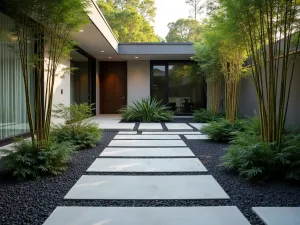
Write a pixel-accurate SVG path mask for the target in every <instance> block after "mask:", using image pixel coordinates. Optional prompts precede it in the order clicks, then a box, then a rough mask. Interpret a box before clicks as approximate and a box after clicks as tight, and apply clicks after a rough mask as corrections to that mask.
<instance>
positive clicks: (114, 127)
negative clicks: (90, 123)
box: [99, 123, 135, 131]
mask: <svg viewBox="0 0 300 225" xmlns="http://www.w3.org/2000/svg"><path fill="white" fill-rule="evenodd" d="M99 126H100V128H101V129H103V130H110V131H120V130H122V131H132V130H133V128H134V126H135V123H99Z"/></svg>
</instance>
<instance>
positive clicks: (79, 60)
mask: <svg viewBox="0 0 300 225" xmlns="http://www.w3.org/2000/svg"><path fill="white" fill-rule="evenodd" d="M71 67H73V68H74V71H73V73H72V75H71V103H72V104H74V103H77V104H81V103H87V102H89V59H88V58H87V57H85V56H84V55H82V54H80V53H79V52H77V51H72V52H71Z"/></svg>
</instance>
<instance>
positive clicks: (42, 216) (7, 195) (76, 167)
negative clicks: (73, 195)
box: [0, 132, 116, 225]
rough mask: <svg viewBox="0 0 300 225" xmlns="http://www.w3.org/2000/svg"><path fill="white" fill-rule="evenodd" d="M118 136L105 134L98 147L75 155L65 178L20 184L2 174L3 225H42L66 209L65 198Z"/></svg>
mask: <svg viewBox="0 0 300 225" xmlns="http://www.w3.org/2000/svg"><path fill="white" fill-rule="evenodd" d="M115 135H116V132H103V139H102V141H101V143H99V145H98V146H97V147H95V148H92V149H86V150H80V151H76V152H74V153H73V156H72V162H71V165H70V168H69V169H68V171H67V172H66V173H65V174H63V175H60V176H56V177H46V178H42V179H40V180H31V181H22V182H17V181H9V180H7V179H6V178H5V176H3V174H0V199H1V200H0V224H1V225H25V224H28V225H41V224H43V223H44V222H45V220H46V219H47V218H48V216H49V215H50V214H51V213H52V211H53V210H54V209H55V208H56V207H57V206H59V205H64V200H63V198H64V196H65V195H66V194H67V192H68V191H69V190H70V189H71V187H72V186H73V185H74V184H75V183H76V182H77V180H78V179H79V178H80V177H81V176H82V175H83V174H84V173H85V171H86V169H87V168H88V167H89V166H90V165H91V164H92V162H93V161H94V160H95V159H96V158H97V157H98V156H99V154H100V153H101V152H102V151H103V150H104V148H105V147H106V146H107V145H108V144H109V142H110V141H111V139H112V138H113V137H114V136H115Z"/></svg>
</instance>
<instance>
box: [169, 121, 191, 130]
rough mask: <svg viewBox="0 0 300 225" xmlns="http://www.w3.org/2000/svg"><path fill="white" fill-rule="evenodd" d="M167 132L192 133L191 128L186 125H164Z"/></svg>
mask: <svg viewBox="0 0 300 225" xmlns="http://www.w3.org/2000/svg"><path fill="white" fill-rule="evenodd" d="M165 125H166V127H167V128H168V130H169V131H192V130H193V128H192V127H190V126H189V125H187V124H186V123H165Z"/></svg>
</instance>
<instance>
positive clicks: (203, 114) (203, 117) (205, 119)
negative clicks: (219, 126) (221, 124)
mask: <svg viewBox="0 0 300 225" xmlns="http://www.w3.org/2000/svg"><path fill="white" fill-rule="evenodd" d="M193 117H194V120H195V121H197V122H199V123H209V122H211V121H217V120H219V119H220V118H222V117H223V116H222V115H220V114H218V115H213V114H212V113H211V112H210V111H208V110H206V109H200V110H197V111H195V112H194V114H193Z"/></svg>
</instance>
